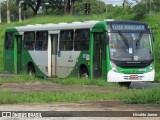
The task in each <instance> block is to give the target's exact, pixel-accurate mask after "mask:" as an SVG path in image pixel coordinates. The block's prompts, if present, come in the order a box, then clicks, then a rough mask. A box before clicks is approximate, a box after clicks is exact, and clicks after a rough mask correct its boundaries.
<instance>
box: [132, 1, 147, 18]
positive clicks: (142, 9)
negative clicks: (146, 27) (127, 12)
mask: <svg viewBox="0 0 160 120" xmlns="http://www.w3.org/2000/svg"><path fill="white" fill-rule="evenodd" d="M133 12H134V13H135V19H136V20H143V19H144V18H145V16H146V13H147V10H146V6H145V4H143V3H139V4H137V5H135V6H134V7H133Z"/></svg>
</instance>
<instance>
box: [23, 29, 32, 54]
mask: <svg viewBox="0 0 160 120" xmlns="http://www.w3.org/2000/svg"><path fill="white" fill-rule="evenodd" d="M26 33H34V40H32V41H33V42H34V43H33V49H28V48H27V49H25V48H24V45H25V41H28V40H25V37H26V36H25V34H26ZM29 41H31V40H29ZM23 50H24V51H27V50H29V51H33V50H35V31H25V32H24V37H23Z"/></svg>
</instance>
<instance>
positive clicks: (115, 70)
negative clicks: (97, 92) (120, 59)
mask: <svg viewBox="0 0 160 120" xmlns="http://www.w3.org/2000/svg"><path fill="white" fill-rule="evenodd" d="M110 64H111V67H112V70H113V71H114V72H118V70H117V68H116V65H115V64H114V63H113V62H110Z"/></svg>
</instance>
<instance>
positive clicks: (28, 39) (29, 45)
mask: <svg viewBox="0 0 160 120" xmlns="http://www.w3.org/2000/svg"><path fill="white" fill-rule="evenodd" d="M34 44H35V32H24V41H23V49H24V50H34Z"/></svg>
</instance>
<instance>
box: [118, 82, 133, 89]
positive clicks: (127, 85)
mask: <svg viewBox="0 0 160 120" xmlns="http://www.w3.org/2000/svg"><path fill="white" fill-rule="evenodd" d="M118 84H119V85H120V86H122V87H127V88H129V86H130V84H131V82H119V83H118Z"/></svg>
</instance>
